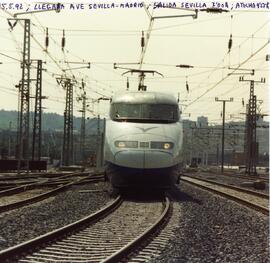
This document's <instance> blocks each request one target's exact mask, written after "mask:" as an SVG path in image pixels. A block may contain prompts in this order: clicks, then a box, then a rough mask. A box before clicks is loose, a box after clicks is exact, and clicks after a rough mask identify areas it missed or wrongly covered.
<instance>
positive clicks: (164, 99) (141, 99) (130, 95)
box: [112, 91, 178, 105]
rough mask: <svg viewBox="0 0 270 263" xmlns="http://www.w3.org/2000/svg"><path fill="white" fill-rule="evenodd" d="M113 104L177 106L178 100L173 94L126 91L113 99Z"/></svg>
mask: <svg viewBox="0 0 270 263" xmlns="http://www.w3.org/2000/svg"><path fill="white" fill-rule="evenodd" d="M112 103H131V104H137V103H138V104H139V103H149V104H173V105H177V104H178V103H177V101H176V98H175V97H174V96H173V95H171V94H166V93H161V92H148V91H136V92H135V91H125V92H122V93H117V94H115V95H114V96H113V97H112Z"/></svg>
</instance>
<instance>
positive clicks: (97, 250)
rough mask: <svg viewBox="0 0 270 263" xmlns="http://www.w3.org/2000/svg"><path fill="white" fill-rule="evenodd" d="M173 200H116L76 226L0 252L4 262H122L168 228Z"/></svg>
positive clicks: (119, 198) (67, 227)
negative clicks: (155, 234)
mask: <svg viewBox="0 0 270 263" xmlns="http://www.w3.org/2000/svg"><path fill="white" fill-rule="evenodd" d="M170 208H171V204H170V201H169V199H168V198H167V197H166V199H165V200H164V197H163V198H162V199H156V200H151V201H148V202H145V201H143V202H142V201H136V200H129V199H125V200H123V199H122V198H121V197H118V198H116V199H115V200H114V201H113V202H112V203H111V204H109V205H108V206H106V207H105V208H103V209H101V210H100V211H98V212H96V213H94V214H93V215H90V216H88V217H86V218H84V219H81V220H79V221H77V222H75V223H73V224H70V225H68V226H65V227H63V228H61V229H58V230H55V231H53V232H51V233H48V234H45V235H43V236H41V237H38V238H35V239H33V240H30V241H27V242H24V243H22V244H20V245H17V246H15V247H11V248H8V249H6V250H3V251H1V252H0V262H61V263H62V262H72V263H77V262H120V261H122V260H125V259H126V258H127V257H128V255H130V253H131V252H133V251H137V250H138V249H139V247H140V246H141V244H142V243H144V241H145V240H147V239H149V237H150V236H152V235H153V234H154V233H156V231H157V230H158V229H159V228H160V227H161V226H162V225H163V224H164V222H165V220H166V219H167V217H168V215H169V214H170V213H169V212H170Z"/></svg>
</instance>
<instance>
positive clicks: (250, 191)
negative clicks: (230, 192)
mask: <svg viewBox="0 0 270 263" xmlns="http://www.w3.org/2000/svg"><path fill="white" fill-rule="evenodd" d="M184 176H187V177H190V178H194V179H197V180H201V181H204V182H208V183H213V184H216V185H220V186H223V187H227V188H229V189H234V190H237V191H240V192H243V193H247V194H251V195H255V196H259V197H261V198H265V199H268V200H269V195H268V194H265V193H260V192H257V191H253V190H248V189H246V188H243V187H238V186H235V185H229V184H224V183H221V182H216V181H212V180H209V179H203V178H200V177H197V176H190V175H184Z"/></svg>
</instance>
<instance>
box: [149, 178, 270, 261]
mask: <svg viewBox="0 0 270 263" xmlns="http://www.w3.org/2000/svg"><path fill="white" fill-rule="evenodd" d="M180 188H181V190H179V189H177V190H174V191H173V196H174V198H175V200H176V201H175V202H177V203H178V204H179V205H180V208H181V209H180V210H181V216H180V221H179V227H178V228H177V229H176V230H175V237H174V238H173V239H172V240H171V241H170V243H169V244H168V246H167V247H166V248H165V250H164V251H163V252H162V253H161V256H160V257H158V258H156V259H155V260H153V262H164V263H165V262H166V263H167V262H198V263H199V262H200V263H201V262H207V263H208V262H222V263H223V262H237V263H238V262H249V263H250V262H253V263H254V262H269V261H268V251H267V250H268V229H269V222H268V220H269V219H268V217H267V216H265V215H263V214H261V213H259V212H256V211H254V210H252V209H249V208H247V207H244V206H242V205H240V204H236V203H235V202H233V201H230V200H227V199H225V198H222V197H219V196H217V195H215V194H212V193H209V192H207V191H204V190H201V189H198V188H197V187H194V186H191V185H189V184H187V183H183V182H180Z"/></svg>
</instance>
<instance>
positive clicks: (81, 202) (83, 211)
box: [0, 182, 111, 250]
mask: <svg viewBox="0 0 270 263" xmlns="http://www.w3.org/2000/svg"><path fill="white" fill-rule="evenodd" d="M88 190H89V191H88ZM108 191H109V185H108V184H107V183H104V182H100V183H95V184H86V185H78V186H72V187H71V188H69V189H68V190H67V191H65V192H62V193H60V194H58V195H56V196H54V197H50V198H49V199H46V200H44V201H42V202H38V203H36V204H33V205H29V206H26V207H23V208H20V209H16V210H14V211H10V212H6V213H2V214H0V250H3V249H5V248H7V247H10V246H14V245H16V244H19V243H21V242H23V241H26V240H29V239H32V238H34V237H37V236H40V235H42V234H45V233H47V232H50V231H52V230H54V229H57V228H60V227H62V226H64V225H67V224H69V223H72V222H74V221H77V220H79V219H81V218H83V217H85V216H88V215H90V214H92V213H94V212H95V211H97V210H98V209H100V208H101V207H103V206H105V205H106V204H107V203H108V202H109V201H110V200H111V198H110V196H109V194H108Z"/></svg>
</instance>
